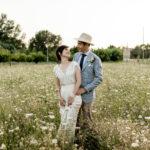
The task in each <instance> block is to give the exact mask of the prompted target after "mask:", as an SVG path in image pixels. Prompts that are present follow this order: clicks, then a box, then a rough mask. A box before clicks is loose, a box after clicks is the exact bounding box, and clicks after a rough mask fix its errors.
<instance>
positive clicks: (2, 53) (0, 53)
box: [0, 48, 10, 62]
mask: <svg viewBox="0 0 150 150" xmlns="http://www.w3.org/2000/svg"><path fill="white" fill-rule="evenodd" d="M9 59H10V52H9V51H8V50H5V49H2V48H0V62H7V61H9Z"/></svg>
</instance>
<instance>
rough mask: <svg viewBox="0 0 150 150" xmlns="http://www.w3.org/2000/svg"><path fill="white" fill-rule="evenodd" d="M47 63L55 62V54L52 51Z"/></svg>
mask: <svg viewBox="0 0 150 150" xmlns="http://www.w3.org/2000/svg"><path fill="white" fill-rule="evenodd" d="M49 61H57V57H56V52H55V51H52V52H51V53H49Z"/></svg>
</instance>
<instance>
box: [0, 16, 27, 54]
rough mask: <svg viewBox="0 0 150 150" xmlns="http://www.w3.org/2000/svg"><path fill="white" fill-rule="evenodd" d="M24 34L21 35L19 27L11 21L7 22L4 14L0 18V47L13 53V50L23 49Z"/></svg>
mask: <svg viewBox="0 0 150 150" xmlns="http://www.w3.org/2000/svg"><path fill="white" fill-rule="evenodd" d="M24 38H25V34H24V33H23V34H22V35H21V28H20V25H18V24H17V25H15V23H14V21H13V20H8V19H7V15H6V14H1V16H0V46H1V47H3V48H4V49H8V50H9V51H10V52H13V51H14V50H15V49H25V44H24V42H23V39H24Z"/></svg>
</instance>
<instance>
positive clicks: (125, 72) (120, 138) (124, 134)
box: [0, 61, 150, 150]
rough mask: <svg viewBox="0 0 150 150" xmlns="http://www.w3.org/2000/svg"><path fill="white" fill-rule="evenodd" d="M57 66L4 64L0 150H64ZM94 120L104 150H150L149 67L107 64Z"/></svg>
mask: <svg viewBox="0 0 150 150" xmlns="http://www.w3.org/2000/svg"><path fill="white" fill-rule="evenodd" d="M55 65H56V64H55V63H54V64H53V63H48V64H46V63H39V64H34V63H15V64H12V66H10V65H9V64H7V63H3V64H0V149H8V150H24V149H25V150H37V149H39V150H50V149H52V150H60V149H61V148H60V146H59V144H58V141H57V138H56V135H57V129H58V127H59V123H60V115H59V107H58V97H57V90H56V86H55V76H54V73H53V67H54V66H55ZM92 116H93V122H94V124H95V130H96V131H97V133H98V136H99V142H100V145H101V149H102V150H112V149H114V150H128V149H129V150H130V149H131V150H132V149H133V150H134V149H136V150H149V149H150V61H146V62H144V63H143V62H142V61H141V62H137V61H131V62H117V63H113V62H112V63H110V62H109V63H106V62H105V63H103V82H102V84H101V85H100V86H98V87H97V88H96V98H95V100H94V103H93V107H92ZM64 142H65V141H64ZM89 142H90V141H89ZM72 149H74V150H75V149H77V144H74V145H73V146H72ZM79 149H81V150H82V147H80V148H79Z"/></svg>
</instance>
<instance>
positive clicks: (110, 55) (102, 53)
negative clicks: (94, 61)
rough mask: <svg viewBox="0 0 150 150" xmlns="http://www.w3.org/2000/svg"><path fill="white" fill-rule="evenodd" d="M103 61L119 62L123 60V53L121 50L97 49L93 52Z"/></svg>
mask: <svg viewBox="0 0 150 150" xmlns="http://www.w3.org/2000/svg"><path fill="white" fill-rule="evenodd" d="M93 52H94V53H95V54H96V55H97V56H99V57H100V58H101V60H102V61H118V60H122V59H123V51H122V50H121V49H119V48H115V47H113V48H108V49H97V50H94V51H93Z"/></svg>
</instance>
